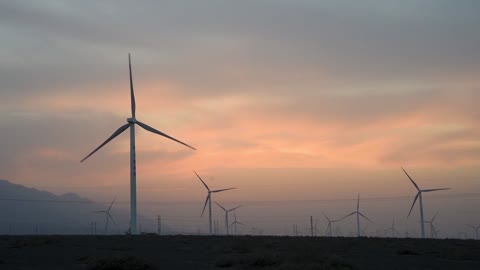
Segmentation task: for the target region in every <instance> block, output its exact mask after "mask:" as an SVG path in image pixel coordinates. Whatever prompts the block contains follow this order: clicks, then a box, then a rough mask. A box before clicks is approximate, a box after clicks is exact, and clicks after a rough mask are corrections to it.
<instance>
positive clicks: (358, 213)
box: [340, 194, 373, 237]
mask: <svg viewBox="0 0 480 270" xmlns="http://www.w3.org/2000/svg"><path fill="white" fill-rule="evenodd" d="M355 214H356V215H357V236H358V237H360V236H362V234H361V231H360V216H361V217H363V218H364V219H366V220H368V221H369V222H370V223H373V222H372V221H371V220H370V219H369V218H367V217H366V216H365V215H364V214H362V213H360V194H358V199H357V211H355V212H352V213H350V214H348V215H346V216H344V217H343V218H341V219H340V220H342V219H345V218H347V217H349V216H351V215H355Z"/></svg>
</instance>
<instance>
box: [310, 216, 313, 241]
mask: <svg viewBox="0 0 480 270" xmlns="http://www.w3.org/2000/svg"><path fill="white" fill-rule="evenodd" d="M310 232H311V234H312V237H313V216H310Z"/></svg>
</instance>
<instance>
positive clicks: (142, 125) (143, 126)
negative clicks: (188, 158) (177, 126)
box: [137, 120, 197, 150]
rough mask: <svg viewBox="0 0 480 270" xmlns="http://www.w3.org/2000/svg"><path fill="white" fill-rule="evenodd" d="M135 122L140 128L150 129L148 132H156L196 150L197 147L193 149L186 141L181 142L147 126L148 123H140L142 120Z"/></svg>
mask: <svg viewBox="0 0 480 270" xmlns="http://www.w3.org/2000/svg"><path fill="white" fill-rule="evenodd" d="M137 124H138V125H139V126H141V127H142V128H144V129H145V130H147V131H150V132H152V133H155V134H158V135H160V136H163V137H165V138H168V139H170V140H172V141H176V142H177V143H179V144H183V145H185V146H186V147H188V148H191V149H193V150H197V149H195V147H193V146H190V145H188V144H186V143H184V142H182V141H179V140H177V139H175V138H173V137H172V136H169V135H167V134H165V133H163V132H161V131H158V130H156V129H154V128H153V127H151V126H149V125H147V124H144V123H142V122H140V121H138V120H137Z"/></svg>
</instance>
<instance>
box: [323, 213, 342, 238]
mask: <svg viewBox="0 0 480 270" xmlns="http://www.w3.org/2000/svg"><path fill="white" fill-rule="evenodd" d="M322 214H323V216H324V217H325V218H326V219H327V221H328V225H327V229H326V230H325V235H326V236H330V237H332V223H335V222H338V221H340V220H339V219H335V220H330V218H328V216H327V215H325V213H324V212H322Z"/></svg>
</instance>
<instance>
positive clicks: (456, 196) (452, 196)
mask: <svg viewBox="0 0 480 270" xmlns="http://www.w3.org/2000/svg"><path fill="white" fill-rule="evenodd" d="M413 197H414V196H394V197H370V198H369V197H364V198H362V201H367V202H374V201H394V200H411V199H412V198H413ZM428 197H429V198H431V199H463V198H480V193H459V194H445V195H432V196H428ZM356 200H357V199H355V198H339V199H305V200H253V201H226V202H225V203H240V204H245V205H246V204H249V205H254V204H272V203H273V204H302V203H315V202H321V203H338V202H351V201H356ZM0 201H13V202H42V203H65V204H100V203H102V204H109V203H111V202H110V201H85V200H82V201H80V200H50V199H44V200H43V199H21V198H0ZM115 203H117V204H129V203H130V201H116V202H115ZM197 203H203V202H201V201H190V202H188V201H183V202H182V201H179V202H172V201H143V202H137V204H153V205H155V204H197Z"/></svg>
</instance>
